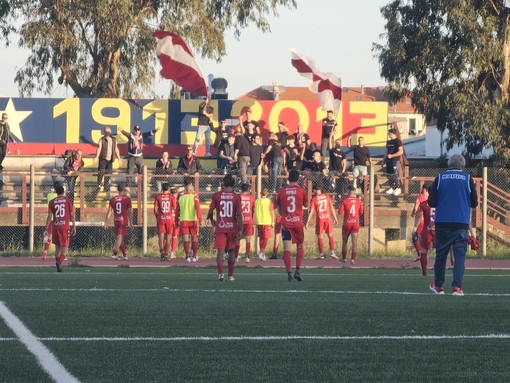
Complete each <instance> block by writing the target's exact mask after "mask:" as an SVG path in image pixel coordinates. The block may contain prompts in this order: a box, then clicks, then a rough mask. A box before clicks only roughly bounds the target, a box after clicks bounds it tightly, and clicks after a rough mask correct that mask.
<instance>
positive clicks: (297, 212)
mask: <svg viewBox="0 0 510 383" xmlns="http://www.w3.org/2000/svg"><path fill="white" fill-rule="evenodd" d="M274 205H275V208H278V209H279V211H280V215H281V216H282V225H283V227H285V228H288V227H303V225H304V223H303V207H308V195H307V194H306V191H305V189H303V188H302V187H300V186H297V185H287V186H284V187H283V188H281V189H280V190H279V191H278V194H277V195H276V199H275V203H274Z"/></svg>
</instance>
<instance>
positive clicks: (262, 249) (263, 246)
mask: <svg viewBox="0 0 510 383" xmlns="http://www.w3.org/2000/svg"><path fill="white" fill-rule="evenodd" d="M267 241H268V239H267V238H261V239H260V252H261V253H265V252H266V246H267Z"/></svg>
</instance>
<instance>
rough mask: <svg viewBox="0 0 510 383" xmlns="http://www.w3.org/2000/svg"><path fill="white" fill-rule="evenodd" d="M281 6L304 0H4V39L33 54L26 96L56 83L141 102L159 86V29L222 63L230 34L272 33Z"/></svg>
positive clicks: (25, 76)
mask: <svg viewBox="0 0 510 383" xmlns="http://www.w3.org/2000/svg"><path fill="white" fill-rule="evenodd" d="M279 6H286V7H289V8H294V7H296V1H295V0H250V1H223V0H87V1H83V0H9V1H6V0H0V33H1V37H0V38H1V39H3V41H4V42H5V43H6V44H7V45H8V44H9V43H10V42H11V41H10V37H12V36H13V34H15V35H19V45H20V46H21V47H24V48H28V49H29V50H30V51H31V52H32V53H31V54H30V56H29V58H28V60H27V62H26V65H25V66H24V67H23V68H21V69H20V70H18V72H17V73H16V77H15V82H16V83H17V85H18V89H19V91H20V94H21V95H22V96H25V95H26V96H30V95H31V94H32V92H33V91H34V90H38V91H41V92H44V93H46V94H49V93H50V92H51V91H52V89H53V88H54V86H55V79H56V80H57V81H58V83H59V84H64V83H65V84H66V85H68V86H70V87H71V89H72V90H73V91H74V93H75V94H76V96H77V97H126V98H128V97H140V96H142V95H143V94H144V92H145V91H147V90H148V89H150V86H151V85H152V84H153V81H154V76H155V71H154V68H155V67H156V55H155V46H156V44H155V41H154V38H153V37H152V33H153V31H154V30H155V29H164V30H171V31H173V32H175V33H177V34H179V35H180V36H183V37H184V39H185V40H186V41H187V42H188V44H190V45H191V46H193V47H194V48H195V49H194V50H195V52H196V53H197V55H200V56H202V57H208V58H213V59H216V60H218V61H220V60H221V57H222V56H224V55H225V40H224V35H225V33H226V32H229V33H234V34H235V36H236V37H238V38H239V36H240V33H241V30H242V29H243V28H245V27H247V26H248V25H250V24H252V23H253V24H255V25H256V26H257V27H258V28H259V29H260V30H262V31H263V32H267V31H270V26H269V24H268V21H267V19H266V15H268V14H271V13H272V14H275V15H277V14H278V13H277V8H278V7H279ZM18 21H21V24H20V23H19V22H18ZM16 25H20V26H19V27H15V26H16ZM156 25H157V27H156Z"/></svg>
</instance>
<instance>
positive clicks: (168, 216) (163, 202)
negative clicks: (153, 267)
mask: <svg viewBox="0 0 510 383" xmlns="http://www.w3.org/2000/svg"><path fill="white" fill-rule="evenodd" d="M161 190H162V193H160V194H158V195H157V196H156V198H155V199H154V215H155V216H156V222H157V226H156V232H157V233H158V240H159V252H160V257H161V260H162V261H166V260H168V252H169V250H170V239H171V236H172V234H173V231H174V224H175V213H174V214H172V212H175V207H176V206H175V205H176V203H177V202H176V200H175V197H174V196H173V195H172V194H170V185H169V184H168V183H163V184H162V185H161ZM169 236H170V237H169Z"/></svg>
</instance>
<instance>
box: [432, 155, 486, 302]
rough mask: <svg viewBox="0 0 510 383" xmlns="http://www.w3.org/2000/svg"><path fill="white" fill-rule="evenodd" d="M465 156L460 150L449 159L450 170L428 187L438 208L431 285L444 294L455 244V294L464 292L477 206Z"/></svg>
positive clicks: (476, 198) (453, 282) (435, 290)
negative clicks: (451, 248)
mask: <svg viewBox="0 0 510 383" xmlns="http://www.w3.org/2000/svg"><path fill="white" fill-rule="evenodd" d="M465 166H466V160H465V159H464V157H463V156H461V155H460V154H454V155H452V156H451V157H450V158H449V159H448V170H446V171H444V172H442V173H440V174H439V175H438V176H437V177H436V178H435V179H434V183H433V184H432V186H431V187H430V189H429V197H428V200H427V201H428V204H429V206H430V207H433V208H435V209H436V210H435V217H434V220H435V228H436V260H435V262H434V281H432V282H431V284H430V289H431V290H432V291H433V292H434V293H435V294H441V295H442V294H444V282H445V270H446V260H447V257H448V251H449V250H450V247H453V256H454V265H453V281H452V288H453V293H452V294H453V295H457V296H462V295H464V292H463V291H462V278H463V277H464V263H465V257H466V252H467V247H468V230H469V225H470V222H471V209H474V208H475V207H477V206H478V194H477V192H476V188H475V182H474V181H473V178H472V177H471V176H470V175H469V174H468V173H466V172H465V171H464V168H465Z"/></svg>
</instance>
